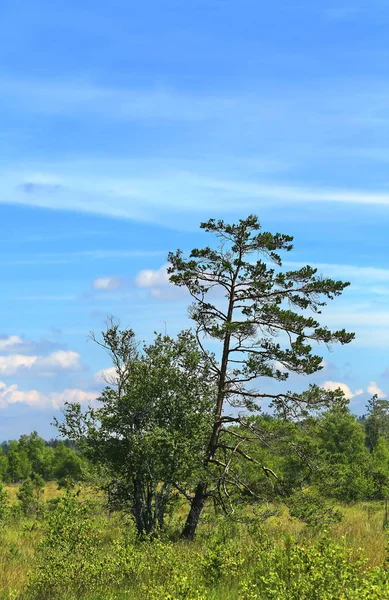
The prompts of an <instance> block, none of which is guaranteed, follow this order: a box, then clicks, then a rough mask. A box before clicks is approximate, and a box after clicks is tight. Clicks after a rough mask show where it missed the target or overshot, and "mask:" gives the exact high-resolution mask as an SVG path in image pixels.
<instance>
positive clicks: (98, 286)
mask: <svg viewBox="0 0 389 600" xmlns="http://www.w3.org/2000/svg"><path fill="white" fill-rule="evenodd" d="M120 285H121V281H120V279H119V278H118V277H97V279H95V280H94V281H93V289H94V290H105V291H111V290H117V289H118V288H119V287H120Z"/></svg>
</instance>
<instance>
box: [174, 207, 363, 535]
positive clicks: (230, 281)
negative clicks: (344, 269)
mask: <svg viewBox="0 0 389 600" xmlns="http://www.w3.org/2000/svg"><path fill="white" fill-rule="evenodd" d="M201 228H202V229H203V230H204V231H206V232H209V233H213V234H215V235H216V236H217V238H218V239H219V241H220V245H219V247H218V248H216V249H214V248H211V247H209V246H206V247H205V248H202V249H194V250H192V252H191V253H190V256H189V257H188V258H184V256H183V253H182V252H181V251H180V250H178V251H177V252H175V253H170V254H169V263H170V265H169V269H168V272H169V274H170V281H171V282H172V283H174V284H175V285H178V286H181V287H185V288H187V290H188V291H189V293H190V294H191V296H192V297H193V299H194V303H193V304H192V306H191V309H190V315H191V317H192V319H193V320H194V321H195V323H196V335H197V339H198V343H199V345H200V347H201V348H202V349H203V352H204V355H205V356H206V357H207V358H208V360H210V362H211V369H212V373H213V375H214V380H215V384H216V387H217V396H216V399H215V404H214V407H213V426H212V430H211V432H210V435H209V438H208V443H207V448H206V452H205V454H204V464H205V465H208V468H209V470H210V469H211V467H212V466H213V468H216V469H217V470H218V475H217V478H216V479H215V478H214V482H215V483H216V485H215V486H214V488H213V489H211V488H210V485H209V480H207V478H204V479H203V480H200V481H199V483H198V485H197V488H196V491H195V494H194V498H193V501H192V503H191V508H190V511H189V515H188V518H187V522H186V524H185V527H184V530H183V536H184V537H185V538H189V539H191V538H193V536H194V534H195V531H196V528H197V525H198V522H199V519H200V515H201V512H202V510H203V507H204V504H205V501H206V499H207V497H209V495H210V494H214V493H215V492H216V491H217V492H218V493H220V491H221V490H224V491H225V493H227V494H228V488H227V484H236V485H238V486H244V482H241V481H238V480H237V479H236V477H234V476H233V474H232V469H231V456H233V455H235V456H236V455H238V454H240V455H243V454H245V456H246V458H250V457H249V456H248V455H247V454H246V453H244V452H243V450H242V449H241V445H242V440H240V439H239V438H236V437H234V436H233V435H231V434H233V431H232V430H230V432H229V430H228V424H230V423H232V422H235V423H240V424H244V418H243V417H242V416H241V415H240V416H236V417H235V416H230V415H227V414H225V408H226V405H228V406H230V407H233V408H235V409H238V410H240V411H255V410H257V409H258V408H259V405H260V402H261V401H263V400H269V401H271V402H272V404H273V406H274V407H275V409H277V410H278V411H279V412H282V413H283V414H284V415H287V416H290V415H296V414H297V412H298V411H301V410H306V409H307V408H309V407H312V406H322V405H326V404H330V403H331V402H332V401H333V400H334V399H336V398H337V397H340V395H341V394H340V391H339V392H338V391H337V392H328V391H325V390H322V389H320V388H319V387H317V386H311V387H310V388H309V390H308V391H306V392H304V393H301V394H295V393H292V392H282V393H281V392H280V393H276V394H271V393H267V392H266V391H264V390H263V389H262V390H261V389H258V380H259V378H262V377H270V378H272V379H276V380H278V381H284V380H286V379H287V377H288V373H289V372H290V371H292V372H295V373H300V374H312V373H315V372H316V371H318V370H320V369H321V362H322V358H321V356H319V355H317V354H314V353H313V350H312V344H313V343H315V344H316V343H325V344H332V343H337V342H339V343H341V344H347V343H349V342H350V341H351V340H352V339H353V337H354V336H353V334H351V333H347V332H346V331H345V330H344V329H341V330H339V331H331V330H330V329H328V328H327V327H325V326H323V325H321V324H320V323H319V321H318V320H317V315H319V314H320V313H321V309H322V307H323V306H324V305H325V303H326V300H328V299H330V300H331V299H333V298H335V297H336V296H339V295H340V294H341V293H342V292H343V290H344V289H345V288H346V287H347V286H348V285H349V284H348V283H344V282H342V281H334V280H332V279H327V278H322V277H319V276H317V272H316V269H314V268H312V267H310V266H304V267H302V268H300V269H297V270H283V269H281V267H282V260H281V255H280V252H283V251H286V252H289V251H290V250H292V240H293V238H292V237H291V236H288V235H281V234H279V233H276V234H272V233H268V232H262V231H261V226H260V224H259V222H258V218H257V217H256V216H253V215H250V216H249V217H248V218H247V219H244V220H240V221H239V222H238V223H237V224H232V225H229V224H227V223H225V222H224V221H216V220H214V219H211V220H210V221H208V222H206V223H202V224H201ZM309 313H311V314H309ZM312 313H313V314H312ZM205 337H208V338H212V339H213V340H215V341H218V342H219V343H220V347H221V351H220V356H219V355H216V356H214V355H211V354H210V353H209V352H208V351H207V350H206V348H205V347H204V338H205ZM229 435H230V441H228V440H227V438H228V436H229ZM231 439H232V440H233V441H232V442H231ZM269 472H270V470H269V469H267V470H266V473H269Z"/></svg>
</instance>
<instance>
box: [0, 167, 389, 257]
mask: <svg viewBox="0 0 389 600" xmlns="http://www.w3.org/2000/svg"><path fill="white" fill-rule="evenodd" d="M63 179H64V180H65V184H64V187H63V188H61V189H59V190H58V191H56V193H55V194H53V193H47V191H45V192H44V193H40V191H39V190H36V191H35V192H34V193H29V194H26V193H25V192H24V191H23V192H21V191H20V190H18V189H15V187H16V188H17V187H18V186H13V185H12V184H11V185H10V186H7V180H6V179H5V181H3V184H2V186H1V188H0V192H1V194H0V203H8V204H9V203H11V204H12V203H13V204H25V205H29V206H37V207H41V208H50V209H57V210H71V211H77V212H85V213H93V214H101V215H106V216H110V217H116V218H117V217H120V218H124V219H135V220H139V221H151V222H156V223H158V222H165V223H168V222H169V215H172V214H177V213H180V214H193V215H196V216H197V215H198V214H199V213H201V212H202V213H204V211H205V212H206V214H208V213H209V212H210V211H219V212H220V211H223V213H226V212H229V213H231V214H235V213H237V211H238V207H239V211H240V212H241V211H253V210H254V211H257V210H258V207H259V206H261V207H266V206H267V207H274V205H279V206H282V205H285V204H288V205H290V204H293V205H304V204H344V205H365V206H383V207H389V193H388V192H386V191H371V190H367V189H365V190H364V189H354V190H352V189H342V188H330V187H325V188H324V187H319V186H313V185H310V186H308V185H306V184H301V185H296V184H295V183H293V184H288V183H285V181H283V183H282V184H280V183H278V182H271V181H269V180H268V178H266V180H264V181H262V182H261V181H258V177H256V179H255V180H254V179H246V178H240V179H227V178H213V177H210V176H208V175H201V174H198V173H192V172H182V171H179V172H177V171H174V170H173V171H168V172H165V173H163V174H161V173H155V174H153V173H150V174H149V175H148V176H147V177H145V178H139V177H136V176H134V177H132V178H131V177H127V178H125V177H123V178H118V177H104V178H102V177H101V175H100V174H99V172H98V169H97V168H96V171H95V172H93V171H92V172H90V173H89V174H87V173H85V174H84V175H81V174H78V175H68V180H69V181H67V180H66V177H63ZM259 179H260V178H259ZM10 183H11V182H10ZM12 188H13V189H12ZM183 198H184V199H185V201H183ZM95 255H96V253H95Z"/></svg>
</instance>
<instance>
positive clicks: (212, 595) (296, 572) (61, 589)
mask: <svg viewBox="0 0 389 600" xmlns="http://www.w3.org/2000/svg"><path fill="white" fill-rule="evenodd" d="M7 491H8V492H9V494H10V498H11V505H10V507H9V512H8V514H7V515H6V516H5V517H4V518H3V521H2V525H1V529H0V535H1V546H0V598H1V599H2V600H3V599H4V600H6V599H7V600H11V599H14V600H16V599H21V600H23V599H26V600H27V599H31V600H32V599H35V600H37V599H42V600H49V599H53V600H54V599H69V600H76V599H77V600H81V599H82V600H92V599H93V600H103V599H104V600H124V599H134V600H140V599H150V600H173V599H174V600H202V599H210V600H222V599H226V600H233V599H241V600H256V599H258V600H262V599H263V600H268V599H274V600H289V599H290V600H304V599H306V600H314V599H317V600H319V599H323V600H326V599H333V600H335V599H339V600H341V599H357V598H358V599H360V598H362V599H363V598H366V599H367V598H368V599H372V600H374V599H377V600H378V599H380V600H381V599H383V598H389V579H388V577H387V571H386V547H387V542H388V536H387V533H386V531H385V528H384V527H383V522H384V503H383V502H366V503H356V504H355V505H352V506H337V508H338V509H339V510H340V511H341V513H342V516H343V518H342V520H341V521H340V522H338V523H334V524H332V525H330V526H328V527H327V528H322V527H310V526H308V525H306V524H304V523H303V522H302V521H300V520H299V519H297V518H294V517H291V516H290V515H289V512H288V509H287V508H286V507H285V506H284V505H282V504H273V505H268V506H262V507H260V508H259V507H257V509H253V508H250V509H249V508H248V507H247V506H246V507H245V508H244V509H242V510H241V511H237V512H236V513H235V515H233V516H230V517H228V518H226V517H225V516H222V515H217V514H215V512H214V510H213V509H210V508H208V510H207V511H206V514H205V516H204V518H203V521H202V524H201V526H200V528H199V531H198V534H197V537H196V540H195V541H194V542H192V543H191V542H185V541H181V540H180V539H179V538H178V532H179V530H180V527H181V526H182V515H183V514H184V511H183V510H181V509H180V507H177V508H176V510H175V511H174V513H172V514H171V516H170V518H169V521H168V523H167V526H166V531H165V532H163V533H161V534H160V535H159V536H158V537H156V538H155V539H147V538H145V539H144V540H142V541H140V540H139V539H137V536H136V531H135V528H134V525H133V523H132V520H131V518H129V517H128V516H126V515H124V514H123V513H121V512H120V513H119V512H108V511H107V510H106V507H105V502H104V498H103V497H102V496H101V494H100V493H99V492H98V491H97V490H95V489H93V488H92V487H85V488H82V489H79V490H78V492H74V491H64V490H59V489H58V486H57V485H56V484H55V483H50V484H47V485H46V486H45V488H44V491H43V494H42V495H41V498H40V502H39V507H38V510H37V511H36V512H35V513H34V514H30V515H28V516H26V515H23V514H22V513H21V511H20V510H18V508H19V507H18V501H17V499H16V493H17V491H18V486H17V485H12V486H7ZM182 508H184V507H182Z"/></svg>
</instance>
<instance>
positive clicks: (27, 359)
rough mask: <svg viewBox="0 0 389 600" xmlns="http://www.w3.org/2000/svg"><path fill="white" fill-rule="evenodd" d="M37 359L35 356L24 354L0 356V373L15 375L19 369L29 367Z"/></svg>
mask: <svg viewBox="0 0 389 600" xmlns="http://www.w3.org/2000/svg"><path fill="white" fill-rule="evenodd" d="M37 359H38V357H37V356H27V355H25V354H11V355H9V356H0V374H1V375H15V373H17V372H18V371H19V370H20V369H29V368H31V367H32V365H33V364H34V363H36V361H37Z"/></svg>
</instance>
